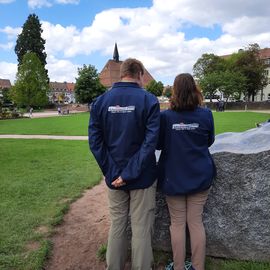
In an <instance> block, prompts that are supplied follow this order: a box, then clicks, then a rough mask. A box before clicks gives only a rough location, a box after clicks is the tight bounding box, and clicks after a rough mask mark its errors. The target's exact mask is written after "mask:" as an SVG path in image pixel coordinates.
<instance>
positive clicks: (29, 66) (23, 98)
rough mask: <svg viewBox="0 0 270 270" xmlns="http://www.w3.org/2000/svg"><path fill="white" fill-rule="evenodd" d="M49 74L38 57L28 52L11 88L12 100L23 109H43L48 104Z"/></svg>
mask: <svg viewBox="0 0 270 270" xmlns="http://www.w3.org/2000/svg"><path fill="white" fill-rule="evenodd" d="M48 91H49V84H48V81H47V74H46V71H45V69H44V66H43V65H42V63H41V61H40V60H39V58H38V57H37V55H36V54H35V53H33V52H28V53H26V54H25V55H24V57H23V60H22V63H21V65H20V66H19V67H18V72H17V75H16V81H15V84H14V86H13V87H12V88H11V98H12V100H13V101H14V102H15V103H16V104H17V105H18V106H22V107H28V108H29V107H40V106H41V107H42V106H44V105H46V104H47V103H48V97H47V92H48Z"/></svg>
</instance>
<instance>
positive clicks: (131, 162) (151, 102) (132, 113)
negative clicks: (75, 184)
mask: <svg viewBox="0 0 270 270" xmlns="http://www.w3.org/2000/svg"><path fill="white" fill-rule="evenodd" d="M159 125H160V109H159V102H158V100H157V98H156V97H155V96H154V95H152V94H150V93H149V92H147V91H145V90H144V89H143V88H141V87H139V85H138V84H137V83H130V82H118V83H115V84H114V85H113V87H112V88H111V89H110V90H109V91H107V92H106V93H104V94H103V95H101V96H100V97H98V98H97V99H96V100H95V101H94V102H93V105H92V108H91V117H90V122H89V132H88V135H89V145H90V149H91V151H92V153H93V154H94V156H95V158H96V160H97V162H98V164H99V166H100V168H101V170H102V172H103V175H104V176H105V180H106V183H107V185H108V187H110V188H112V189H115V188H114V187H113V186H112V185H111V183H112V182H113V181H114V180H115V179H116V178H118V177H119V176H121V177H122V178H123V180H124V181H125V182H126V183H127V184H126V185H125V186H122V187H119V188H117V189H122V190H131V189H140V188H147V187H149V186H151V185H152V184H153V182H154V181H155V179H156V176H157V175H156V159H155V148H156V145H157V141H158V134H159Z"/></svg>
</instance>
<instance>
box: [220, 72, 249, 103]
mask: <svg viewBox="0 0 270 270" xmlns="http://www.w3.org/2000/svg"><path fill="white" fill-rule="evenodd" d="M219 76H220V79H219V81H220V87H219V91H220V92H222V93H223V96H224V97H225V98H226V102H227V101H228V99H229V98H231V97H232V98H235V99H237V100H239V99H240V98H241V96H242V94H243V93H244V92H245V89H246V77H245V76H244V75H243V74H242V73H241V72H239V71H230V70H226V71H224V72H222V73H220V74H219Z"/></svg>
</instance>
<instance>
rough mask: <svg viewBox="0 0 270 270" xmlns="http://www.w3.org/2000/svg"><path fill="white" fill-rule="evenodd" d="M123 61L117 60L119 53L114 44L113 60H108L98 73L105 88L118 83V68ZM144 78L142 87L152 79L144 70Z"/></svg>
mask: <svg viewBox="0 0 270 270" xmlns="http://www.w3.org/2000/svg"><path fill="white" fill-rule="evenodd" d="M122 62H123V61H120V59H119V52H118V47H117V43H115V44H114V51H113V59H110V60H108V62H107V63H106V65H105V66H104V68H103V69H102V70H101V72H100V73H99V79H100V82H101V83H102V84H103V85H104V86H105V87H107V88H110V87H111V86H112V85H113V84H114V83H115V82H119V81H120V66H121V64H122ZM143 78H144V85H143V86H144V87H145V86H146V85H147V84H148V83H149V82H150V81H152V80H154V78H153V77H152V76H151V74H150V73H149V72H148V71H147V70H146V69H145V73H144V75H143Z"/></svg>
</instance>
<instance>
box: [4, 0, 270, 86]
mask: <svg viewBox="0 0 270 270" xmlns="http://www.w3.org/2000/svg"><path fill="white" fill-rule="evenodd" d="M30 2H32V5H34V6H36V7H38V6H41V5H44V4H47V5H52V4H55V3H56V2H57V3H58V4H59V3H60V2H61V3H63V4H76V3H78V1H72V0H70V1H69V0H54V1H53V0H46V1H44V0H43V1H37V0H36V1H34V0H32V1H28V3H30ZM269 14H270V5H269V4H268V0H257V1H254V0H237V1H235V0H220V1H215V0H205V1H198V0H170V2H169V3H168V1H164V0H153V5H152V6H151V7H149V8H115V9H108V10H104V11H102V12H100V13H98V14H96V16H95V18H94V21H93V23H92V24H91V25H86V26H85V27H83V28H81V29H79V28H77V27H76V26H72V25H71V26H62V25H61V24H52V23H50V22H46V21H43V22H42V28H43V30H44V31H43V34H42V35H43V38H45V39H46V45H45V46H46V52H47V55H48V59H47V62H48V65H47V68H48V70H49V74H50V77H51V79H52V80H58V79H61V78H63V80H64V78H65V80H68V78H69V80H70V81H74V78H75V77H76V76H77V65H76V64H73V63H72V62H73V61H76V60H75V59H76V56H78V55H81V56H83V55H91V54H92V53H94V52H97V51H98V52H99V53H101V54H102V55H106V56H107V57H108V58H111V56H112V52H113V46H114V43H115V42H117V43H118V48H119V53H120V58H121V59H125V58H127V57H136V58H138V59H140V60H142V61H143V63H144V64H145V66H146V68H147V69H149V71H150V72H152V73H153V75H154V77H155V78H156V79H157V80H160V79H164V80H170V81H169V82H170V83H172V78H174V76H175V75H176V74H177V73H179V72H192V66H193V64H194V63H195V62H196V60H197V59H198V58H199V57H200V56H201V55H202V54H203V53H211V52H212V53H215V54H218V55H222V54H229V53H232V52H235V51H238V49H239V48H243V47H245V46H247V45H248V44H250V43H255V42H257V43H258V44H259V45H260V46H261V47H262V48H263V47H269V46H270V43H269V40H270V29H269V25H270V17H269ZM186 25H190V26H191V27H190V29H191V30H188V29H189V28H187V27H186ZM192 26H200V27H208V28H209V29H214V28H215V27H216V26H218V27H219V28H220V29H221V31H222V33H221V35H220V36H219V37H218V38H213V37H207V36H205V37H203V35H202V34H200V38H198V37H196V36H194V37H193V38H189V39H187V38H186V35H185V31H192ZM0 31H2V32H5V33H6V34H8V35H10V36H11V37H12V33H13V34H14V33H15V32H16V33H18V31H19V30H18V29H17V30H15V29H14V31H13V29H12V28H5V29H0ZM208 32H209V31H208ZM189 36H192V33H191V35H189ZM2 45H3V44H2ZM91 64H93V65H96V63H91ZM104 64H105V63H104ZM166 83H167V82H166Z"/></svg>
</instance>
